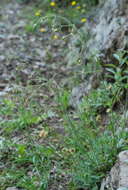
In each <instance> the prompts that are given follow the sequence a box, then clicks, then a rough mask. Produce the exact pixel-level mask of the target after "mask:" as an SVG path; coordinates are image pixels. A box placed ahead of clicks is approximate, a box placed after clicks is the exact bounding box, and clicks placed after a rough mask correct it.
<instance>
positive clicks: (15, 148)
mask: <svg viewBox="0 0 128 190" xmlns="http://www.w3.org/2000/svg"><path fill="white" fill-rule="evenodd" d="M20 1H22V2H23V3H27V2H28V1H26V0H20ZM28 3H29V2H28ZM96 4H98V1H97V0H92V1H89V0H86V1H85V0H80V1H79V2H78V1H69V0H67V1H61V0H55V1H51V0H45V1H39V4H38V3H37V4H36V6H35V7H34V9H33V13H32V14H33V17H32V23H31V24H30V25H27V26H26V29H27V30H28V31H29V32H33V31H34V32H35V33H37V34H38V35H39V34H42V33H43V34H45V33H47V28H48V27H49V28H50V32H53V35H52V39H53V41H57V40H58V38H59V35H58V31H62V32H63V34H64V35H65V36H66V37H67V36H69V35H74V33H76V32H77V27H80V25H79V24H83V23H85V22H86V21H87V18H86V12H87V11H88V10H89V9H90V7H91V6H94V5H96ZM29 16H30V15H29ZM29 21H30V20H29ZM81 31H82V30H79V31H78V32H79V35H80V37H82V39H81V40H80V41H79V40H78V46H79V45H80V46H82V45H83V44H82V43H84V42H85V41H86V37H85V36H83V34H82V32H81ZM73 32H74V33H73ZM50 34H51V33H50ZM65 36H64V37H65ZM55 47H56V44H55ZM66 48H67V47H66ZM55 50H56V49H55ZM65 51H68V50H65V49H64V51H63V54H64V55H65ZM64 55H63V56H64ZM125 55H127V51H125V52H119V53H116V54H115V55H114V56H115V58H116V59H117V60H118V66H117V65H116V66H115V65H114V64H110V65H107V71H108V75H107V77H106V78H104V80H103V81H102V82H101V83H100V86H99V88H97V89H93V90H92V91H91V92H90V94H89V95H88V96H85V97H84V98H83V100H82V101H81V104H80V105H79V106H78V109H77V110H71V109H70V105H69V99H70V91H71V89H70V88H69V86H68V85H65V84H66V83H65V84H64V85H59V82H60V80H58V81H53V79H54V77H53V78H52V79H51V80H50V79H49V81H48V82H47V79H45V78H44V79H42V78H43V77H42V73H40V77H42V78H40V79H38V80H40V81H41V82H40V83H39V85H34V86H33V85H32V83H31V81H30V82H28V83H27V84H26V86H25V87H24V89H26V91H22V89H20V90H19V89H18V90H17V92H14V93H12V94H11V95H10V96H9V95H8V97H5V98H3V99H2V103H0V133H1V134H2V136H3V137H1V138H0V151H1V154H0V161H1V163H2V165H1V167H0V175H1V176H0V188H1V190H5V189H6V188H7V187H10V186H16V187H18V188H23V189H25V190H36V189H37V190H47V189H53V188H54V187H55V188H56V189H57V188H58V187H60V188H63V189H65V190H66V189H67V190H78V189H82V188H83V189H85V188H87V189H89V190H98V189H99V188H100V183H101V180H102V179H103V178H104V177H105V176H106V174H107V173H108V172H109V170H110V168H111V167H112V166H113V164H114V163H115V161H116V157H117V154H118V153H119V152H120V151H121V150H125V149H128V141H127V135H128V132H127V131H125V130H124V128H125V122H126V118H123V117H122V115H121V113H122V112H124V111H125V109H126V107H125V106H126V104H125V106H124V104H123V102H122V97H123V98H125V99H127V91H128V76H127V73H128V71H127V69H126V68H127V57H126V56H125ZM46 57H47V59H48V61H47V62H50V60H52V52H50V50H49V51H47V54H46ZM76 57H77V59H76V63H78V65H80V54H78V55H76ZM71 59H72V57H71ZM91 59H92V60H93V59H94V57H92V58H91ZM94 62H95V61H94ZM50 64H51V65H52V61H51V62H50ZM59 64H60V63H59ZM93 64H94V63H93ZM83 67H84V69H83V70H86V71H88V73H87V74H89V75H90V74H92V73H93V72H99V70H96V68H97V65H95V67H93V69H92V68H91V63H89V66H88V65H86V66H83ZM94 68H95V71H94ZM88 69H89V70H88ZM98 69H99V67H98ZM37 72H38V71H37ZM56 72H57V71H56ZM72 73H73V72H72ZM72 73H71V74H72ZM43 74H44V73H43ZM80 74H82V73H80ZM84 74H85V73H84ZM55 75H56V73H55ZM72 75H73V74H72ZM44 77H45V76H44ZM46 77H47V76H46ZM73 77H74V76H73ZM73 77H71V80H73ZM108 78H112V82H110V81H109V80H107V79H108ZM75 79H76V78H75ZM19 80H20V79H19ZM43 80H44V81H43ZM19 83H20V82H19ZM19 83H18V84H19ZM42 83H43V84H42ZM77 83H78V81H77ZM41 85H42V86H43V87H42V86H41ZM43 88H44V89H43ZM46 89H47V90H46ZM35 91H36V92H35ZM42 91H43V92H44V93H46V94H43V95H42V94H41V93H42ZM47 91H49V92H47ZM40 92H41V93H40ZM53 92H54V93H53ZM38 94H39V95H38ZM40 94H41V95H40ZM41 100H43V103H42V102H41ZM41 103H42V104H41ZM118 104H121V105H122V108H123V109H122V110H118V111H117V110H116V108H115V107H116V106H115V105H118ZM50 106H51V107H50ZM120 112H121V113H120ZM117 118H119V119H118V121H117ZM55 122H56V123H57V125H61V126H63V127H62V128H61V130H62V129H63V131H64V132H63V131H61V133H58V132H56V131H57V129H56V128H57V127H56V128H55V129H54V127H53V126H52V127H51V126H50V125H54V123H55ZM118 127H120V128H121V131H120V133H119V132H118ZM59 129H60V128H59ZM58 184H59V185H58ZM58 189H59V188H58Z"/></svg>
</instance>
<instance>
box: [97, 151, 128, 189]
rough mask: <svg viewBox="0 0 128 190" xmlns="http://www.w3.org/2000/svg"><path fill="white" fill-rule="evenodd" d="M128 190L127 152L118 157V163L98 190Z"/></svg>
mask: <svg viewBox="0 0 128 190" xmlns="http://www.w3.org/2000/svg"><path fill="white" fill-rule="evenodd" d="M107 189H108V190H128V151H123V152H121V153H120V154H119V155H118V161H117V163H116V164H115V166H114V167H113V168H112V169H111V171H110V174H109V175H108V177H107V178H106V179H104V180H103V182H102V184H101V189H100V190H107Z"/></svg>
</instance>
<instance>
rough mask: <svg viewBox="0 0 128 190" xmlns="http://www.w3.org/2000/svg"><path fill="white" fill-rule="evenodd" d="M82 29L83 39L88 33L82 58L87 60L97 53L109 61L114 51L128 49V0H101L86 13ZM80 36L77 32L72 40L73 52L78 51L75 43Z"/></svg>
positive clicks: (103, 59) (105, 61) (105, 60)
mask: <svg viewBox="0 0 128 190" xmlns="http://www.w3.org/2000/svg"><path fill="white" fill-rule="evenodd" d="M82 30H83V32H84V33H85V39H86V35H87V34H88V36H87V39H86V41H87V42H86V44H85V45H84V48H83V52H84V56H83V59H85V60H86V61H88V60H89V58H90V57H91V56H93V55H94V54H99V56H100V58H101V59H102V61H103V62H104V63H110V62H111V60H112V54H113V53H114V52H115V51H117V50H118V49H122V50H124V49H128V1H127V0H107V1H103V0H102V1H101V3H100V5H99V7H97V8H95V9H93V11H92V12H91V13H90V14H89V15H87V23H86V24H85V26H84V27H83V29H82ZM80 38H81V36H80V35H79V34H78V35H77V36H74V39H73V40H72V46H74V47H76V49H75V54H76V52H77V53H78V52H79V51H80V48H79V47H78V43H77V42H78V41H79V40H81V39H80ZM88 39H89V40H88ZM83 43H84V42H83ZM70 48H71V47H70Z"/></svg>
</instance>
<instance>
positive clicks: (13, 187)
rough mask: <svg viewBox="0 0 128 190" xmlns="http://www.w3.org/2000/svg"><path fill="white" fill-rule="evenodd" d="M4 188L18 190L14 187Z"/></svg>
mask: <svg viewBox="0 0 128 190" xmlns="http://www.w3.org/2000/svg"><path fill="white" fill-rule="evenodd" d="M6 190H18V188H16V187H8V188H7V189H6Z"/></svg>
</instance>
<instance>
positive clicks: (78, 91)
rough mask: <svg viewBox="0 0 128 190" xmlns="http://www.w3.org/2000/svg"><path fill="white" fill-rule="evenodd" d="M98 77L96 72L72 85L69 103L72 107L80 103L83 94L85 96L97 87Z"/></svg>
mask: <svg viewBox="0 0 128 190" xmlns="http://www.w3.org/2000/svg"><path fill="white" fill-rule="evenodd" d="M99 79H100V77H99V76H98V75H97V74H94V75H92V76H91V77H90V78H89V80H86V81H85V82H84V83H82V84H80V85H79V86H77V87H74V88H73V89H72V92H71V97H70V100H69V105H70V106H71V107H73V108H77V107H78V106H79V104H80V103H81V101H82V99H83V97H84V96H87V95H88V94H89V92H90V91H91V90H92V89H96V88H98V86H99V85H100V80H99Z"/></svg>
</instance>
